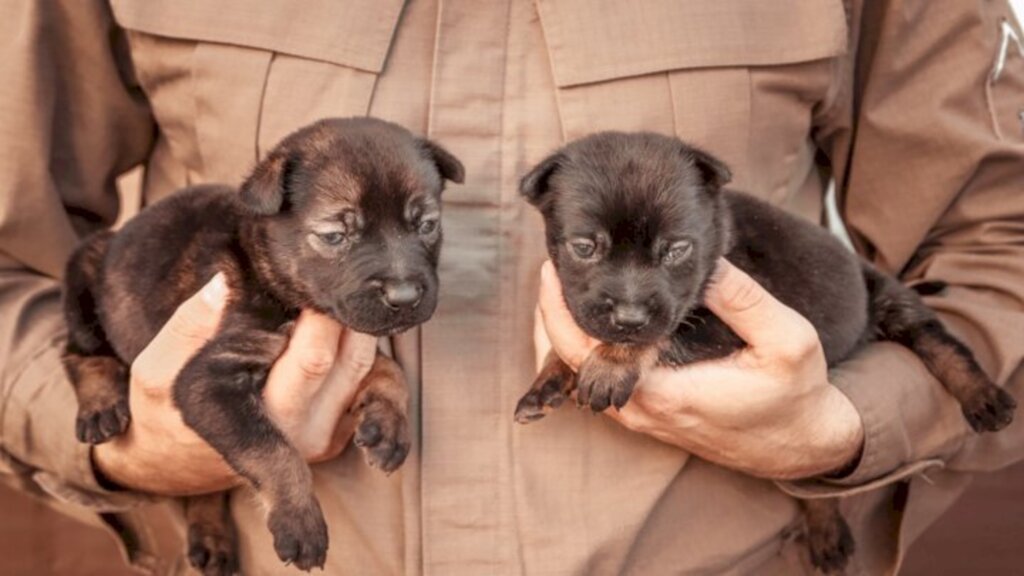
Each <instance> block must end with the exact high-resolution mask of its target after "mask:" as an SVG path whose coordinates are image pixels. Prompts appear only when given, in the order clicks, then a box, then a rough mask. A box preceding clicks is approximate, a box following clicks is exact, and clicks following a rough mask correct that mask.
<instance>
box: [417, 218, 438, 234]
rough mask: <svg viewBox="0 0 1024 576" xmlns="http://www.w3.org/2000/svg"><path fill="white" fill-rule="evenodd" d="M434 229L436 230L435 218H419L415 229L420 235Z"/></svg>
mask: <svg viewBox="0 0 1024 576" xmlns="http://www.w3.org/2000/svg"><path fill="white" fill-rule="evenodd" d="M434 230H437V220H435V219H433V218H430V219H428V220H421V221H420V224H419V226H417V227H416V231H417V232H419V233H420V235H421V236H427V235H428V234H432V233H433V232H434Z"/></svg>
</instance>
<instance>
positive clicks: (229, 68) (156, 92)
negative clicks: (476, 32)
mask: <svg viewBox="0 0 1024 576" xmlns="http://www.w3.org/2000/svg"><path fill="white" fill-rule="evenodd" d="M111 4H112V7H113V10H114V15H115V18H116V20H117V22H118V24H120V25H121V26H122V27H123V28H125V29H126V30H128V31H129V39H130V42H131V52H132V58H133V62H134V65H135V71H136V74H137V76H138V81H139V83H140V84H141V86H142V88H143V90H144V91H145V92H146V95H147V97H148V98H149V100H150V103H151V105H152V108H153V113H154V116H155V117H156V119H157V123H158V124H159V126H160V137H159V139H158V142H157V145H156V149H155V150H154V153H153V155H154V161H156V163H157V164H174V165H176V166H179V167H180V168H181V171H182V172H183V173H184V177H183V180H184V182H177V184H178V185H181V184H196V183H202V182H224V183H227V184H237V183H238V182H240V181H241V179H242V177H243V176H244V175H245V174H246V173H247V172H248V171H249V170H250V169H251V168H252V165H253V163H254V162H255V161H256V160H257V159H258V158H259V157H260V156H262V155H263V154H265V153H266V152H267V151H268V150H269V149H270V148H272V147H273V146H274V145H275V144H276V143H277V142H278V141H279V140H280V139H281V138H283V137H284V136H285V135H287V134H288V133H289V132H291V131H293V130H295V129H297V128H299V127H301V126H303V125H305V124H308V123H310V122H313V121H315V120H317V119H320V118H324V117H329V116H360V115H365V114H366V113H367V112H368V110H369V106H370V102H371V100H372V96H373V89H374V85H375V83H376V79H377V77H378V75H379V74H380V72H381V70H382V69H383V67H384V62H385V60H386V58H387V54H388V50H389V48H390V46H391V42H392V38H393V36H394V32H395V28H396V26H397V23H398V18H399V15H400V14H401V10H402V5H403V2H402V1H401V0H306V1H304V2H302V3H301V7H297V6H296V4H294V3H293V2H290V1H288V0H268V1H264V2H260V3H251V2H247V1H245V0H219V1H218V2H207V1H205V0H149V1H147V2H131V1H128V0H113V1H112V3H111ZM162 157H163V159H164V160H168V162H166V163H162V162H160V160H161V158H162ZM171 160H173V162H171ZM152 164H153V161H151V165H152ZM148 178H149V177H148V176H147V179H148ZM170 179H174V178H170ZM179 180H181V179H179ZM149 184H150V182H147V187H149ZM172 189H173V188H172ZM148 199H149V200H153V199H154V198H152V197H150V198H148Z"/></svg>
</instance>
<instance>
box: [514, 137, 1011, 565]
mask: <svg viewBox="0 0 1024 576" xmlns="http://www.w3.org/2000/svg"><path fill="white" fill-rule="evenodd" d="M730 177H731V175H730V173H729V170H728V169H727V168H726V166H725V165H723V164H722V163H721V162H720V161H718V160H717V159H715V158H713V157H711V156H710V155H708V154H706V153H704V152H702V151H700V150H697V149H695V148H692V147H690V146H687V145H685V144H683V143H682V142H680V141H679V140H676V139H674V138H669V137H665V136H659V135H656V134H646V133H644V134H623V133H614V132H606V133H601V134H596V135H593V136H589V137H587V138H583V139H581V140H578V141H576V142H573V143H570V144H569V145H567V146H565V147H564V148H563V149H561V150H560V151H558V152H556V153H555V154H553V155H552V156H550V157H549V158H547V159H546V160H544V161H543V162H541V163H540V164H539V165H538V166H537V167H535V168H534V169H533V170H532V171H531V172H530V173H529V174H528V175H527V176H526V177H525V178H523V180H522V183H521V186H520V190H521V192H522V194H523V195H524V196H525V197H526V199H527V200H529V201H530V202H531V203H532V204H533V205H534V206H536V207H537V208H538V209H539V210H540V211H541V213H542V214H543V216H544V220H545V225H546V229H547V246H548V252H549V254H550V257H551V260H552V261H553V262H554V264H555V268H556V269H557V271H558V276H559V278H560V279H561V282H562V286H563V290H564V294H565V300H566V304H567V305H568V308H569V311H570V312H571V314H572V316H573V318H574V319H575V320H576V322H577V323H578V324H579V325H580V327H581V328H582V329H583V330H584V331H586V332H587V333H588V334H590V335H591V336H593V337H595V338H597V339H599V340H601V341H602V342H604V344H602V345H601V346H599V347H598V348H596V349H595V350H594V352H593V353H591V355H590V356H589V357H588V358H587V359H586V360H585V361H584V363H583V364H582V366H580V369H579V373H578V374H573V373H572V371H571V370H570V369H569V368H568V367H567V366H566V365H565V364H564V363H562V362H561V361H560V360H559V359H558V357H557V356H555V355H554V354H551V355H549V357H548V359H547V361H546V363H545V366H544V368H543V369H542V370H541V373H540V375H539V376H538V377H537V379H536V380H535V382H534V384H533V386H532V388H531V389H530V391H529V392H528V393H527V394H526V395H525V396H524V397H523V398H522V399H521V400H520V402H519V405H518V406H517V408H516V415H515V416H516V420H517V421H519V422H523V423H525V422H530V421H533V420H536V419H538V418H541V417H543V415H544V413H545V411H546V410H548V409H551V408H556V407H557V406H559V405H560V404H561V403H562V402H563V401H564V400H565V399H566V398H567V397H568V396H569V395H570V394H571V392H572V391H574V390H575V391H576V398H577V402H578V403H579V404H580V405H586V406H589V407H590V408H591V409H592V410H593V411H595V412H600V411H602V410H605V409H606V408H608V407H609V406H612V405H614V406H616V407H622V406H623V405H625V404H626V402H627V401H628V400H629V397H630V394H631V393H632V391H633V387H634V385H635V384H636V382H637V380H638V378H639V377H640V374H641V372H642V371H643V370H644V369H645V368H647V367H650V366H652V365H654V364H660V365H669V366H680V365H683V364H687V363H690V362H697V361H700V360H707V359H713V358H720V357H723V356H727V355H729V354H731V353H732V352H735V351H737V350H739V349H740V348H742V347H743V346H744V345H745V344H744V342H743V341H742V340H741V339H740V338H739V337H738V336H737V335H736V334H735V333H734V332H733V331H732V330H730V329H729V327H728V326H726V324H725V323H724V322H722V321H721V320H719V319H718V318H717V317H715V316H714V315H713V314H712V313H711V312H710V311H709V310H708V309H707V308H705V307H704V306H703V305H702V301H703V294H704V291H705V290H706V289H707V286H708V284H709V282H710V281H711V277H712V272H713V270H714V267H715V263H716V261H717V260H718V258H719V257H721V256H725V257H726V258H728V259H729V260H730V261H731V262H732V263H733V264H735V265H736V266H738V267H739V268H741V269H743V270H745V271H746V272H747V273H749V274H750V275H751V276H752V277H753V278H754V279H756V280H757V281H758V282H759V283H761V284H762V285H763V286H764V287H765V288H766V289H767V290H768V291H769V292H771V293H772V294H774V295H775V296H776V297H777V298H778V299H779V300H780V301H782V302H783V303H785V304H786V305H788V306H790V307H791V308H793V309H795V310H796V311H798V312H799V313H801V314H802V315H803V316H805V317H806V318H807V319H808V320H810V322H811V323H812V324H813V325H814V327H815V329H816V330H817V332H818V336H819V338H820V339H821V343H822V346H823V348H824V351H825V357H826V359H827V361H828V363H829V365H834V364H836V363H837V362H839V361H841V360H842V359H844V358H846V357H847V356H849V355H850V353H851V352H853V351H854V350H855V349H856V348H857V347H858V346H861V345H862V344H864V343H866V342H868V341H871V340H891V341H894V342H898V343H900V344H903V345H904V346H906V347H908V348H910V349H911V350H913V351H914V352H915V353H916V354H917V355H918V356H920V357H921V359H922V360H923V361H924V363H925V365H926V366H927V367H928V369H929V370H930V371H931V372H932V373H933V374H934V375H935V376H936V377H937V378H938V379H939V380H940V381H942V382H943V384H944V385H945V386H946V388H947V390H948V391H949V392H950V393H951V394H952V395H953V396H954V397H955V398H956V399H957V400H958V401H959V402H960V404H961V406H962V407H963V413H964V416H965V417H966V418H967V420H968V422H969V423H970V425H971V426H972V427H973V428H974V430H976V431H979V432H981V431H995V430H999V429H1001V428H1003V427H1005V426H1006V425H1007V424H1009V423H1010V421H1011V420H1012V418H1013V411H1014V408H1015V406H1016V404H1015V402H1014V400H1013V398H1012V397H1011V396H1010V395H1009V394H1008V393H1006V392H1005V391H1003V390H1002V389H1001V388H999V387H998V386H996V385H995V384H993V383H992V382H991V381H990V380H989V379H988V377H986V375H985V373H984V372H982V370H981V368H980V367H979V366H978V364H977V362H975V360H974V357H973V355H972V354H971V352H970V350H968V349H967V348H966V347H965V346H964V345H963V344H961V343H960V342H959V341H958V340H956V339H955V338H954V337H953V336H952V335H950V333H949V332H947V331H946V329H945V328H944V327H943V325H942V324H941V323H940V322H939V321H938V319H937V318H936V316H935V314H934V313H933V312H932V311H931V310H930V309H929V308H928V307H927V306H926V305H925V304H924V303H923V302H922V301H921V300H920V298H919V297H918V295H917V294H916V293H915V292H914V291H912V290H910V289H909V288H906V287H904V286H903V285H902V284H900V283H899V282H897V281H896V280H895V279H894V278H892V277H891V276H888V275H886V274H883V273H881V272H880V271H878V270H876V269H875V268H873V267H872V266H870V265H869V264H867V263H866V262H863V261H861V260H860V259H858V258H857V257H856V256H855V255H854V254H853V253H852V252H850V251H849V250H847V249H846V248H845V247H844V246H843V245H842V244H841V243H840V242H838V241H837V240H836V239H835V238H834V237H832V235H831V234H829V233H828V232H827V231H826V230H824V229H822V228H820V227H818V226H815V225H814V224H812V223H810V222H807V221H804V220H802V219H800V218H797V217H795V216H792V215H790V214H787V213H786V212H784V211H782V210H781V209H779V208H776V207H773V206H771V205H769V204H766V203H764V202H762V201H760V200H757V199H755V198H753V197H751V196H747V195H744V194H740V193H737V192H733V191H729V190H724V189H722V186H723V185H724V184H726V183H727V182H728V181H729V179H730ZM928 288H929V289H931V288H934V286H929V287H928ZM804 504H805V512H806V514H805V517H806V520H807V524H808V544H809V546H810V548H811V557H812V561H813V562H814V564H815V565H816V566H817V567H819V568H820V569H822V570H824V571H835V570H840V569H842V568H843V567H844V566H845V564H846V562H847V560H848V558H849V555H850V554H851V553H852V552H853V539H852V537H851V536H850V532H849V528H848V527H847V525H846V523H845V521H844V520H843V519H842V517H841V516H840V515H839V511H838V507H837V503H836V501H835V500H817V501H810V502H805V503H804Z"/></svg>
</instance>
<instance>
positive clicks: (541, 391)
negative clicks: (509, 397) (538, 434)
mask: <svg viewBox="0 0 1024 576" xmlns="http://www.w3.org/2000/svg"><path fill="white" fill-rule="evenodd" d="M575 389H576V374H575V373H574V372H573V371H572V368H569V365H568V364H566V363H565V362H563V361H562V359H561V358H559V357H558V354H556V353H555V351H554V350H550V351H549V352H548V355H547V356H546V357H545V358H544V366H543V367H542V368H541V369H540V373H539V374H537V378H536V379H534V381H533V385H532V386H530V390H529V391H528V392H527V393H526V394H524V395H523V397H522V398H520V399H519V403H518V404H516V415H515V418H516V422H518V423H520V424H528V423H530V422H534V421H536V420H540V419H541V418H543V417H544V416H545V415H547V413H548V412H550V411H551V410H556V409H557V408H558V407H559V406H561V405H562V403H564V402H565V401H566V399H568V398H569V395H570V394H572V392H573V390H575Z"/></svg>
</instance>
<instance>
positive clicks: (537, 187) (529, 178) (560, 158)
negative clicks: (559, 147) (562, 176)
mask: <svg viewBox="0 0 1024 576" xmlns="http://www.w3.org/2000/svg"><path fill="white" fill-rule="evenodd" d="M563 164H565V154H562V153H561V152H556V153H554V154H552V155H551V156H548V157H547V158H545V159H544V160H541V163H540V164H537V165H536V166H534V167H533V170H530V172H529V174H527V175H526V176H523V179H522V180H520V181H519V193H520V194H522V195H523V197H524V198H526V200H527V201H528V202H529V203H530V204H533V205H534V206H537V205H539V204H540V203H541V201H542V200H543V199H544V194H545V193H546V192H547V191H548V182H549V181H550V180H551V176H552V175H553V174H554V173H555V172H557V171H558V169H559V168H561V167H562V165H563Z"/></svg>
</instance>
